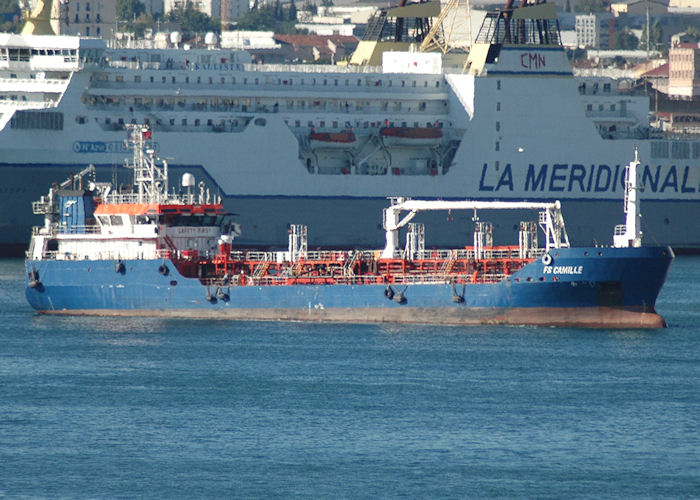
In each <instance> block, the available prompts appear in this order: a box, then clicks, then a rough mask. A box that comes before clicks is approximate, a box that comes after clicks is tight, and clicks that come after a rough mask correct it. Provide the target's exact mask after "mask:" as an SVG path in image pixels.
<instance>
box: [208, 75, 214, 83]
mask: <svg viewBox="0 0 700 500" xmlns="http://www.w3.org/2000/svg"><path fill="white" fill-rule="evenodd" d="M212 83H214V79H213V78H212V77H211V76H210V77H209V85H211V84H212Z"/></svg>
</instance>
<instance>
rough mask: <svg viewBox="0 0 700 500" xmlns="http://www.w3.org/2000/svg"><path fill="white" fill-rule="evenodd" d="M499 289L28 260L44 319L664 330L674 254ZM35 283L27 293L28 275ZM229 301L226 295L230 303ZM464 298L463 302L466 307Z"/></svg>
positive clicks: (564, 253)
mask: <svg viewBox="0 0 700 500" xmlns="http://www.w3.org/2000/svg"><path fill="white" fill-rule="evenodd" d="M551 255H552V261H551V262H549V263H548V265H545V264H544V263H543V262H542V261H540V260H536V261H533V262H531V263H530V264H528V265H526V266H525V267H523V268H522V269H521V270H520V271H518V272H516V273H514V274H512V275H510V276H509V277H508V278H507V279H505V280H503V281H501V282H499V283H494V284H480V283H475V284H467V285H456V286H454V285H451V284H445V283H439V284H435V283H432V284H412V285H408V286H406V285H393V286H392V290H393V291H395V292H403V295H404V297H405V301H402V302H399V301H397V300H392V299H388V298H387V297H386V295H385V291H386V289H387V286H386V285H381V284H377V285H340V284H338V285H285V286H232V287H229V288H226V289H218V288H217V287H207V286H205V285H203V284H202V283H201V282H200V281H199V280H198V279H196V278H185V277H184V276H182V275H181V274H179V273H178V271H177V269H176V267H175V265H174V263H172V262H168V263H167V265H168V268H169V270H170V273H169V274H168V275H167V276H164V275H162V274H161V273H160V272H159V267H160V266H161V265H162V264H163V261H161V260H146V261H143V260H133V261H124V264H125V267H124V272H123V273H118V272H116V271H115V264H116V263H115V261H112V260H109V261H104V260H103V261H88V260H84V261H75V260H73V261H71V260H66V261H60V260H41V261H27V262H26V267H27V289H26V295H27V299H28V301H29V303H30V304H31V305H32V307H34V308H35V309H37V310H38V311H40V312H44V313H57V314H61V313H63V314H91V315H162V316H181V317H213V318H216V317H222V318H228V319H245V320H248V319H250V320H298V321H347V322H403V323H435V324H480V323H487V322H499V323H512V324H541V325H549V324H551V325H571V326H611V327H644V326H646V327H660V326H664V322H663V319H662V318H661V317H660V316H658V315H657V314H656V312H655V310H654V304H655V302H656V298H657V296H658V294H659V291H660V290H661V287H662V285H663V283H664V281H665V279H666V275H667V273H668V270H669V267H670V264H671V261H672V259H673V252H672V250H671V249H670V248H669V247H643V248H595V247H591V248H565V249H556V250H553V251H552V254H551ZM32 270H34V271H35V272H36V273H38V276H37V277H38V283H32V285H34V286H30V278H31V272H32ZM224 292H225V294H224ZM459 297H462V299H459Z"/></svg>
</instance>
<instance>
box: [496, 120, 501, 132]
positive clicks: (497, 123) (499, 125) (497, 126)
mask: <svg viewBox="0 0 700 500" xmlns="http://www.w3.org/2000/svg"><path fill="white" fill-rule="evenodd" d="M500 131H501V122H496V132H500Z"/></svg>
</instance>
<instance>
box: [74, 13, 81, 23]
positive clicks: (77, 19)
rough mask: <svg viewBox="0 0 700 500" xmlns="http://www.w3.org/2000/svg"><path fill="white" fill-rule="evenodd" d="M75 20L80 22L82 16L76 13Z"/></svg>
mask: <svg viewBox="0 0 700 500" xmlns="http://www.w3.org/2000/svg"><path fill="white" fill-rule="evenodd" d="M75 22H76V23H79V22H80V17H78V14H76V15H75Z"/></svg>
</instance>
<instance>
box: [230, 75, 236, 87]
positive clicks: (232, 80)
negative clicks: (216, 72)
mask: <svg viewBox="0 0 700 500" xmlns="http://www.w3.org/2000/svg"><path fill="white" fill-rule="evenodd" d="M231 83H232V84H234V85H236V77H235V76H234V77H233V78H231Z"/></svg>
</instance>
